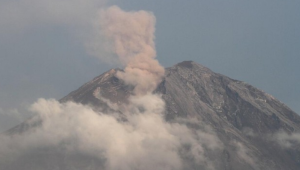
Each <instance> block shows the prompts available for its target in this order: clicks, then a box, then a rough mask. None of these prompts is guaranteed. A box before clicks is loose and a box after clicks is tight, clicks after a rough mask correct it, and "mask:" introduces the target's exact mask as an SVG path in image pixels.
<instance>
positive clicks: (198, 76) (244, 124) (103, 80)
mask: <svg viewBox="0 0 300 170" xmlns="http://www.w3.org/2000/svg"><path fill="white" fill-rule="evenodd" d="M118 71H122V70H119V69H111V70H109V71H107V72H105V73H104V74H102V75H100V76H98V77H96V78H94V79H93V80H92V81H90V82H88V83H86V84H84V85H83V86H82V87H80V88H79V89H77V90H75V91H73V92H71V93H70V94H68V95H67V96H65V97H64V98H62V99H61V100H60V102H61V103H66V102H68V101H73V102H76V103H81V104H84V105H90V106H92V107H93V108H94V110H98V111H102V112H108V111H109V110H113V108H111V107H110V104H120V103H126V102H128V98H129V96H130V95H132V94H133V88H134V87H132V86H129V85H126V84H125V83H124V82H123V81H122V80H120V79H119V78H118V77H117V76H116V73H117V72H118ZM154 93H155V94H158V95H161V97H162V99H163V100H164V101H165V112H164V117H165V119H166V120H167V122H178V121H180V120H185V119H189V120H195V121H194V122H192V123H191V122H187V123H186V124H187V126H188V127H189V128H191V129H202V128H204V129H205V127H209V129H210V130H211V131H213V132H214V135H216V137H217V138H218V139H219V140H220V141H221V143H222V147H220V149H219V150H217V151H215V150H211V149H210V148H205V157H207V159H208V160H210V161H211V162H212V163H213V167H211V166H209V165H208V164H205V163H204V164H202V165H201V166H197V165H195V164H193V163H192V162H193V160H191V159H186V161H187V162H189V161H190V162H191V164H190V166H188V167H187V168H188V169H216V170H241V169H244V170H258V169H261V170H287V169H288V170H299V169H300V144H299V142H300V140H299V138H297V135H298V134H299V132H300V116H299V115H297V114H296V113H295V112H293V111H292V110H291V109H289V108H288V107H287V106H286V105H284V104H283V103H281V102H280V101H278V100H277V99H275V98H274V97H273V96H271V95H269V94H267V93H265V92H263V91H261V90H259V89H257V88H255V87H253V86H251V85H249V84H247V83H245V82H242V81H238V80H234V79H231V78H229V77H226V76H224V75H221V74H218V73H214V72H213V71H211V70H210V69H208V68H206V67H204V66H202V65H200V64H197V63H195V62H192V61H184V62H181V63H179V64H177V65H175V66H173V67H170V68H166V72H165V77H164V78H163V80H162V82H161V83H160V84H159V85H158V87H157V89H156V90H155V91H154ZM104 99H105V100H104ZM107 101H109V102H107ZM115 111H116V110H115ZM42 123H43V122H41V121H26V122H24V123H22V124H21V125H19V126H17V127H15V128H13V129H11V130H9V131H8V132H7V134H8V135H16V134H22V133H26V132H27V131H29V130H30V129H36V128H39V126H40V124H42ZM204 124H205V127H203V125H204ZM55 153H56V152H55V151H49V150H48V151H44V152H40V153H35V155H34V156H35V158H34V159H29V158H28V159H26V158H23V159H21V160H18V161H19V162H14V161H12V162H13V164H18V165H15V166H13V165H11V164H10V165H6V166H4V167H5V169H9V168H10V169H18V168H22V167H29V165H28V164H34V160H38V162H39V164H40V165H39V168H42V169H51V168H46V167H47V166H46V164H47V163H46V162H47V161H46V160H47V159H51V160H52V162H54V163H55V164H57V165H58V167H59V168H58V169H72V167H73V169H76V168H77V169H78V167H81V168H82V169H84V168H83V167H82V164H80V166H79V165H78V166H77V164H78V161H79V162H80V161H82V162H85V163H83V164H90V162H89V161H90V160H92V161H93V162H95V159H93V158H87V157H84V156H82V157H81V156H80V155H78V156H75V157H68V158H66V157H65V156H64V155H63V154H60V155H55ZM45 155H46V156H45ZM128 156H130V155H128ZM43 157H44V158H43ZM54 158H56V159H55V160H54ZM0 162H1V161H0ZM2 164H3V163H2ZM70 164H73V165H70ZM99 164H100V163H99ZM96 165H97V163H96V164H94V166H92V167H89V168H90V169H93V167H94V169H97V168H95V167H97V166H96ZM0 167H1V164H0ZM2 167H3V166H2ZM12 167H14V168H12ZM1 169H2V168H1ZM86 169H88V168H86Z"/></svg>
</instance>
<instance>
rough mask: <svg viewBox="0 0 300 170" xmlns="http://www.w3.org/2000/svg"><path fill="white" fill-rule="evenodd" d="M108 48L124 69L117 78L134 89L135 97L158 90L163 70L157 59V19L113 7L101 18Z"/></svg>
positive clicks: (145, 13) (150, 15)
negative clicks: (155, 34)
mask: <svg viewBox="0 0 300 170" xmlns="http://www.w3.org/2000/svg"><path fill="white" fill-rule="evenodd" d="M100 16H101V17H100V18H101V19H100V26H101V31H102V34H103V37H104V38H105V40H106V41H105V42H106V43H105V47H106V49H107V50H109V51H110V52H112V53H114V54H115V55H116V56H117V58H118V60H119V62H121V64H122V65H124V66H125V69H124V72H118V74H117V76H118V78H120V79H122V80H124V82H125V83H126V84H128V85H133V86H135V90H134V92H135V94H136V95H141V94H145V93H149V92H152V91H153V90H155V88H156V86H157V85H158V83H160V82H161V79H162V77H163V75H164V68H163V67H162V66H161V65H160V64H159V63H158V61H157V60H156V59H155V57H156V50H155V43H154V38H155V37H154V32H155V17H154V15H153V14H152V13H150V12H146V11H137V12H125V11H123V10H121V9H120V8H119V7H117V6H112V7H110V8H108V9H107V10H104V11H102V12H101V14H100Z"/></svg>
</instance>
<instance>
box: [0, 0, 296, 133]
mask: <svg viewBox="0 0 300 170" xmlns="http://www.w3.org/2000/svg"><path fill="white" fill-rule="evenodd" d="M111 5H118V6H119V7H120V8H122V9H123V10H125V11H131V10H134V11H136V10H146V11H152V12H153V14H154V15H155V17H156V31H155V36H156V38H155V44H156V50H157V59H158V60H159V62H160V63H161V64H162V65H163V66H165V67H168V66H172V65H174V64H176V63H178V62H181V61H183V60H193V61H196V62H198V63H201V64H202V65H204V66H207V67H209V68H210V69H212V70H213V71H215V72H218V73H222V74H224V75H227V76H229V77H231V78H234V79H238V80H242V81H245V82H247V83H249V84H251V85H254V86H256V87H258V88H260V89H262V90H263V91H265V92H267V93H269V94H272V95H273V96H274V97H276V98H278V99H279V100H280V101H282V102H283V103H285V104H287V105H288V106H289V107H291V108H292V109H293V110H294V111H296V112H297V113H300V107H299V103H300V90H299V87H300V76H299V75H298V74H299V72H300V67H299V66H298V65H299V63H300V57H299V54H300V31H299V30H300V24H299V23H300V13H299V8H300V2H299V1H296V0H291V1H279V0H263V1H261V0H260V1H259V0H254V1H238V0H229V1H226V2H225V1H222V0H210V1H202V0H190V1H180V0H164V1H160V0H151V1H150V0H126V1H125V0H107V1H106V2H104V1H103V0H99V1H98V0H85V1H84V0H73V1H72V0H65V1H59V0H52V1H50V0H26V1H25V0H14V1H11V0H2V1H1V2H0V79H1V81H0V101H1V102H0V131H3V130H5V129H7V128H9V127H12V126H14V125H16V124H18V123H19V122H21V121H22V120H24V118H26V117H27V116H28V114H27V113H26V108H27V107H28V106H29V105H30V104H31V103H33V102H34V101H36V100H37V99H38V98H40V97H44V98H56V99H60V98H62V97H63V96H65V95H66V94H68V93H69V92H70V91H72V90H75V89H77V88H78V87H79V86H81V85H82V84H83V83H85V82H87V81H89V80H91V79H92V78H93V77H95V76H97V75H99V74H101V73H103V72H105V71H107V70H108V69H110V68H114V67H121V66H120V65H119V64H116V63H108V62H104V60H98V59H97V58H96V57H94V56H95V52H97V53H101V54H103V56H105V55H109V54H106V53H105V51H103V50H102V49H101V48H102V47H100V46H101V44H96V45H99V48H97V50H98V51H97V50H95V49H93V50H91V49H90V48H89V47H90V46H89V45H90V43H91V42H94V41H91V39H93V40H94V38H95V35H94V34H93V30H94V27H95V21H97V18H95V16H96V15H97V14H98V13H99V11H100V12H101V9H102V8H106V7H108V6H111ZM96 37H97V36H96ZM100 39H101V37H100Z"/></svg>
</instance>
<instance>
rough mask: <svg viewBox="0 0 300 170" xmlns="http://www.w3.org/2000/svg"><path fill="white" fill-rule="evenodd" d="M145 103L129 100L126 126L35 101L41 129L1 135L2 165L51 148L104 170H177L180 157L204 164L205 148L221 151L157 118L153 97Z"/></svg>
mask: <svg viewBox="0 0 300 170" xmlns="http://www.w3.org/2000/svg"><path fill="white" fill-rule="evenodd" d="M150 98H152V99H151V100H152V101H153V102H152V104H153V105H151V104H150V105H148V103H149V102H148V101H149V100H143V99H142V100H138V101H133V102H132V104H131V110H135V113H134V114H127V115H126V120H125V121H124V120H120V119H119V118H120V115H118V114H117V113H112V114H103V113H97V112H95V111H93V110H92V109H91V108H90V107H88V106H84V105H81V104H76V103H72V102H68V103H65V104H61V103H59V102H58V101H56V100H53V99H50V100H45V99H39V100H38V101H37V102H36V103H34V104H33V105H32V106H31V110H32V111H33V112H35V113H36V114H37V115H38V116H37V117H38V119H39V120H41V121H42V124H41V125H40V126H39V127H38V128H34V129H31V130H29V131H27V132H26V133H24V134H18V135H13V136H3V135H2V136H1V141H2V142H1V144H0V157H1V160H2V161H5V160H8V159H9V160H18V157H20V156H22V155H23V154H24V153H26V152H28V151H30V150H38V149H41V148H51V147H54V148H60V149H61V150H65V151H66V152H79V153H83V154H86V155H89V156H91V157H95V158H96V159H98V160H105V165H104V167H105V169H109V170H115V169H125V170H131V169H144V170H148V169H149V170H150V169H151V170H152V169H161V170H163V169H182V168H183V166H184V162H183V160H184V158H189V159H192V160H194V161H195V164H200V165H201V164H204V163H205V162H207V161H209V160H206V158H205V156H204V154H205V151H204V147H208V148H210V149H220V146H221V145H219V144H217V145H214V144H213V143H215V144H216V143H218V142H220V141H219V140H218V138H217V137H216V136H214V135H213V134H210V132H209V133H207V132H204V131H201V130H196V131H194V130H191V129H189V128H187V126H186V125H184V124H181V123H167V122H166V121H165V120H164V118H163V117H162V113H161V112H162V111H163V110H164V103H163V101H162V100H161V99H160V98H159V97H158V96H156V95H151V96H147V99H150ZM151 100H150V103H151ZM146 102H147V104H146ZM154 103H156V104H154ZM159 103H160V104H159ZM141 107H143V108H144V109H143V111H142V112H140V111H139V110H140V109H139V108H141ZM207 137H208V138H207ZM210 139H211V140H210ZM211 142H212V143H211ZM184 146H189V149H185V148H184ZM27 156H30V155H27ZM2 164H3V162H2Z"/></svg>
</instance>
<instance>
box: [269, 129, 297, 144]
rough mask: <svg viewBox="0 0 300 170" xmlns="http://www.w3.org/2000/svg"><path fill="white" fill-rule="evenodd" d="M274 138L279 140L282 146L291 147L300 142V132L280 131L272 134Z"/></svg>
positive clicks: (276, 140)
mask: <svg viewBox="0 0 300 170" xmlns="http://www.w3.org/2000/svg"><path fill="white" fill-rule="evenodd" d="M271 138H272V140H273V141H275V142H277V143H278V144H279V145H280V146H282V147H285V148H291V147H293V146H294V145H298V144H300V133H290V134H288V133H287V132H284V131H279V132H277V133H275V134H274V135H272V136H271Z"/></svg>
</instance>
